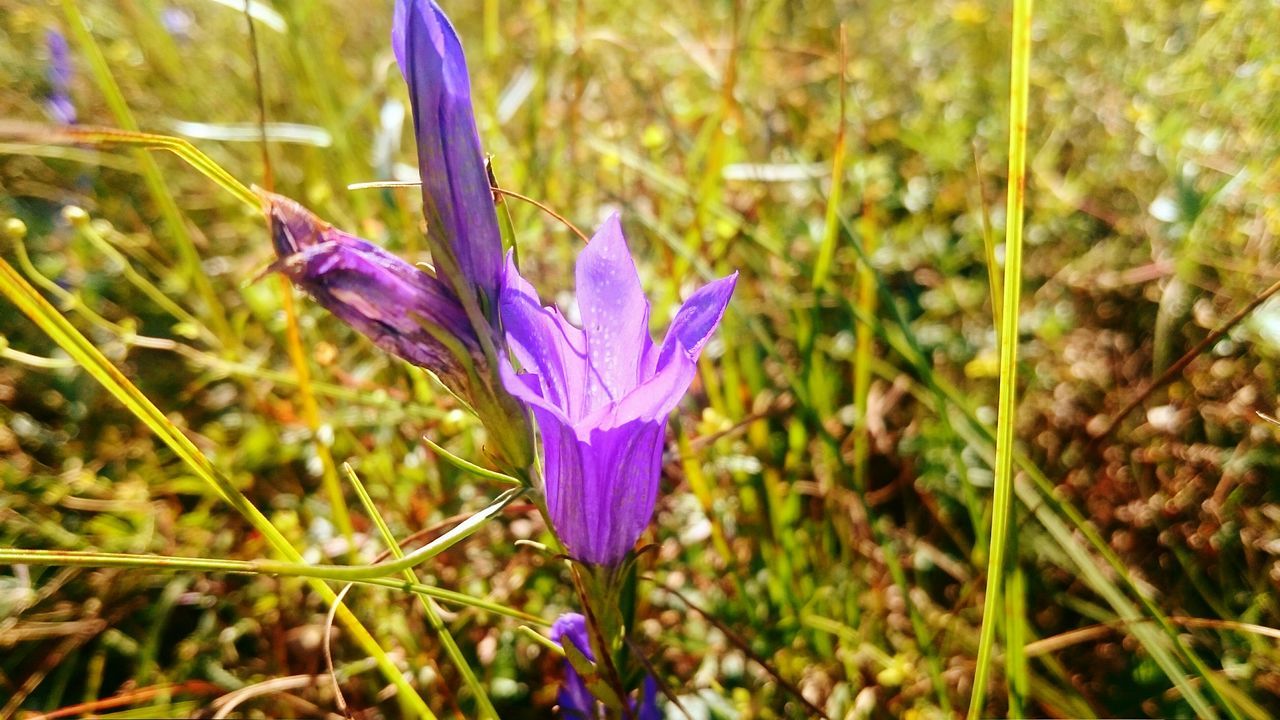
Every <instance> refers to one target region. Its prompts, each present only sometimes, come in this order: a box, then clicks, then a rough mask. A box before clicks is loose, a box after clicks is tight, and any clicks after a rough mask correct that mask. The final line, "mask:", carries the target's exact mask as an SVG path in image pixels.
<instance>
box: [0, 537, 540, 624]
mask: <svg viewBox="0 0 1280 720" xmlns="http://www.w3.org/2000/svg"><path fill="white" fill-rule="evenodd" d="M0 565H36V566H49V567H89V568H132V569H141V568H147V569H151V570H165V571H190V572H224V573H233V574H236V575H281V576H287V577H301V578H308V579H311V580H316V581H317V585H315V586H316V587H323V588H329V586H328V585H326V584H324V581H325V580H326V579H327V578H324V577H322V576H321V575H318V574H316V573H314V572H312V569H313V568H312V566H310V565H306V564H301V563H300V564H278V565H274V566H272V569H267V568H266V567H265V566H264V565H263V563H261V562H260V561H255V560H221V559H217V558H201V557H174V556H171V555H130V554H127V553H105V552H97V551H85V550H26V549H22V548H0ZM350 582H353V583H356V584H358V585H369V586H371V587H381V588H389V589H391V590H400V591H403V592H411V593H417V594H419V595H426V596H427V597H430V598H435V599H437V600H440V601H441V602H447V603H449V604H451V605H458V606H461V607H469V608H475V609H476V610H483V611H485V612H490V613H493V614H494V615H502V616H504V617H509V618H514V619H516V620H519V621H521V622H525V623H530V624H532V625H538V626H548V625H550V624H551V623H549V622H547V621H546V620H543V619H542V618H540V617H538V616H536V615H530V614H529V613H526V612H521V611H520V610H516V609H514V608H509V607H507V606H505V605H500V604H498V603H495V602H491V601H489V600H483V599H481V598H477V597H473V596H471V595H467V594H465V593H460V592H457V591H454V590H445V589H443V588H438V587H436V586H434V585H426V584H424V583H419V582H408V581H405V580H396V579H394V578H389V577H374V578H361V579H357V580H351V581H350ZM330 592H332V589H330ZM333 596H334V597H335V598H336V597H337V593H334V594H333ZM328 602H332V600H331V599H330V600H328Z"/></svg>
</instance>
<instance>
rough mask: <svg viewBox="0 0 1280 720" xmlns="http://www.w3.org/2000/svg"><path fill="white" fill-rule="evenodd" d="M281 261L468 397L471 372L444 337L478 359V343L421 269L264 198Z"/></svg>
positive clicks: (338, 309) (448, 296)
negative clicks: (444, 340)
mask: <svg viewBox="0 0 1280 720" xmlns="http://www.w3.org/2000/svg"><path fill="white" fill-rule="evenodd" d="M259 194H260V195H261V196H262V199H263V203H264V205H265V207H266V209H267V213H268V216H269V219H270V224H271V240H272V243H273V245H274V246H275V250H276V255H277V256H278V258H279V259H278V260H277V261H276V262H275V263H274V264H273V265H272V269H273V270H278V271H279V272H281V273H283V274H284V275H285V276H287V277H288V278H289V279H290V280H292V281H293V283H294V284H295V285H297V286H298V287H299V288H301V289H302V290H304V291H306V292H307V294H309V295H311V297H313V298H315V300H316V302H318V303H320V304H321V305H323V306H324V307H325V309H327V310H328V311H329V312H331V313H333V314H334V315H337V316H338V317H339V318H341V319H342V320H343V321H344V322H346V323H347V324H348V325H350V326H351V327H353V328H355V329H356V330H358V331H360V333H362V334H363V335H365V336H366V337H368V338H369V339H370V340H372V341H373V342H374V344H376V345H377V346H378V347H380V348H382V349H383V350H386V351H387V352H390V353H393V354H395V355H399V356H400V357H402V358H404V359H405V360H408V361H409V362H411V363H413V364H414V365H417V366H419V367H422V368H426V369H427V370H430V371H432V372H434V373H435V374H436V376H437V377H439V378H440V379H441V381H442V382H444V383H445V385H447V386H449V387H450V388H451V389H453V390H454V391H455V392H460V393H465V391H466V383H467V372H466V370H465V368H464V367H463V366H462V364H461V363H460V361H459V359H458V358H457V357H456V355H455V354H454V353H453V352H452V351H451V349H450V348H449V347H447V346H446V344H445V343H443V342H441V340H440V337H437V335H436V334H433V333H432V332H429V331H428V329H427V327H429V326H434V328H435V329H436V332H437V333H438V335H439V336H442V337H447V338H451V339H452V341H453V343H455V347H457V348H462V349H464V350H465V351H466V352H468V353H470V354H471V355H473V356H479V355H480V354H481V353H480V350H479V342H478V341H477V339H476V335H475V331H474V330H473V329H472V328H471V324H470V322H469V321H468V319H467V314H466V312H465V311H464V310H463V308H462V306H461V304H459V302H458V300H457V298H456V297H455V296H454V295H453V293H452V291H451V290H450V289H449V288H448V287H446V286H445V285H444V283H442V282H440V281H439V280H437V279H436V278H434V277H432V276H431V275H430V274H428V273H427V272H425V271H424V270H422V269H421V268H419V267H417V266H415V265H411V264H410V263H408V262H406V261H404V260H402V259H400V258H399V257H396V256H395V255H392V254H391V253H389V252H387V251H386V250H383V249H382V248H380V247H378V246H377V245H374V244H373V243H371V242H369V241H367V240H363V239H361V238H358V237H356V236H354V235H351V234H349V233H345V232H343V231H341V230H339V229H337V228H335V227H333V226H332V225H330V224H329V223H327V222H325V221H323V220H321V219H320V218H319V217H317V216H316V215H314V214H313V213H311V211H309V210H307V209H306V208H304V207H303V206H302V205H300V204H298V203H297V202H294V201H293V200H290V199H289V198H287V197H284V196H283V195H275V194H273V193H268V192H265V191H261V190H260V191H259Z"/></svg>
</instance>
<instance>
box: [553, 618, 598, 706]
mask: <svg viewBox="0 0 1280 720" xmlns="http://www.w3.org/2000/svg"><path fill="white" fill-rule="evenodd" d="M566 638H567V639H568V640H569V642H571V643H573V646H574V647H576V648H578V649H579V650H581V651H582V654H583V655H585V656H586V657H587V659H588V660H590V661H592V662H595V659H596V654H595V652H593V651H592V650H591V639H590V638H589V637H588V636H587V620H586V618H584V617H583V616H582V615H579V614H578V613H565V614H564V615H561V616H560V617H558V618H556V621H555V623H553V624H552V625H551V639H552V640H553V641H555V642H557V643H560V647H564V643H565V639H566ZM556 701H557V702H558V703H559V704H560V715H561V716H562V717H566V718H578V719H579V720H585V719H586V718H598V717H600V710H599V707H598V705H599V704H598V703H597V702H596V699H595V697H593V696H592V695H591V691H590V690H588V689H587V683H586V681H585V680H583V679H582V676H581V675H579V674H578V671H577V670H574V669H573V665H571V664H570V663H569V661H568V660H565V661H564V683H563V684H561V685H560V693H559V695H557V696H556Z"/></svg>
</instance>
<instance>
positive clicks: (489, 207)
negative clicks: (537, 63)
mask: <svg viewBox="0 0 1280 720" xmlns="http://www.w3.org/2000/svg"><path fill="white" fill-rule="evenodd" d="M391 44H392V47H393V49H394V50H395V54H396V61H397V62H398V63H399V64H400V71H401V72H402V73H403V74H404V79H405V82H406V83H408V85H409V100H410V103H411V105H412V107H413V131H414V135H415V136H416V137H417V140H418V165H419V169H420V170H421V173H422V201H423V212H424V213H425V214H426V217H427V238H428V241H429V242H430V244H431V253H432V259H433V260H434V261H435V264H436V266H437V267H438V268H440V269H441V272H442V276H443V277H444V278H446V279H449V280H450V281H451V283H452V284H453V285H454V289H455V291H456V292H457V293H458V294H459V296H460V297H461V296H463V294H464V293H468V294H470V293H475V294H476V296H477V297H479V298H480V299H481V300H482V303H483V305H482V307H483V309H484V310H485V311H486V312H487V313H489V318H490V319H491V320H492V319H493V318H494V306H495V304H496V301H497V295H498V276H499V274H500V271H501V267H502V237H501V235H500V234H499V232H498V217H497V213H496V211H495V209H494V202H493V194H492V191H491V190H490V188H489V175H488V172H487V170H486V168H485V162H484V156H483V155H482V154H481V153H480V138H479V135H478V134H477V132H476V122H475V118H474V117H473V116H472V110H471V83H470V81H469V80H468V79H467V61H466V58H465V57H464V56H463V54H462V44H461V43H460V42H459V41H458V35H457V33H455V32H454V30H453V26H452V25H450V24H449V19H448V18H447V17H445V14H444V12H442V11H441V10H440V8H439V6H437V5H436V4H435V3H434V2H430V1H429V0H397V2H396V11H395V23H394V25H393V26H392V30H391ZM460 285H466V286H467V287H461V286H460Z"/></svg>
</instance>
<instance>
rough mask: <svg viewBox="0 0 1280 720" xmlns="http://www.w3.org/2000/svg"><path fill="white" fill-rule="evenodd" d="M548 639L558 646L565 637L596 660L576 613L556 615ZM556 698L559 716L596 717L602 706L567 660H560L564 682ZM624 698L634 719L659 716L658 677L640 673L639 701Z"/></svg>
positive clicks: (582, 719) (658, 718)
mask: <svg viewBox="0 0 1280 720" xmlns="http://www.w3.org/2000/svg"><path fill="white" fill-rule="evenodd" d="M551 639H552V640H554V641H555V642H557V643H559V644H560V647H564V644H565V641H566V640H567V641H569V642H571V643H573V646H574V647H576V648H577V649H578V650H579V651H581V652H582V654H583V655H584V656H586V658H587V659H588V660H590V661H591V662H595V660H596V655H595V651H593V650H592V649H591V638H590V636H589V635H588V634H587V620H586V618H584V617H583V616H582V615H580V614H578V613H565V614H563V615H561V616H560V617H558V618H556V621H555V623H553V624H552V625H551ZM556 702H557V703H559V705H560V717H563V718H572V720H598V718H600V717H601V716H602V711H603V707H602V706H601V704H600V703H599V702H598V701H597V700H596V698H595V696H593V695H592V694H591V691H590V690H589V689H588V688H587V683H586V681H585V680H583V678H582V676H581V675H579V674H578V671H577V670H575V669H574V667H573V665H572V664H570V663H569V661H568V660H565V662H564V682H563V683H562V684H561V685H560V693H559V694H558V695H557V696H556ZM627 702H628V703H629V704H630V705H631V710H632V712H633V713H634V714H635V717H636V719H637V720H661V718H662V709H661V708H660V707H659V706H658V681H657V680H656V679H654V677H653V676H652V675H645V677H644V684H643V685H642V686H641V688H640V702H639V703H638V704H637V703H636V701H635V699H634V698H632V699H629V700H628V701H627Z"/></svg>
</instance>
